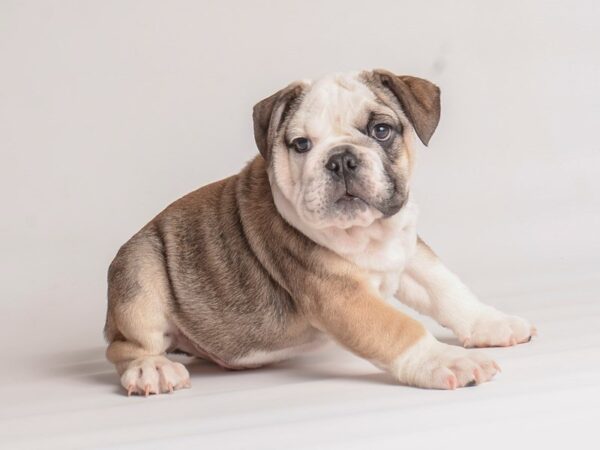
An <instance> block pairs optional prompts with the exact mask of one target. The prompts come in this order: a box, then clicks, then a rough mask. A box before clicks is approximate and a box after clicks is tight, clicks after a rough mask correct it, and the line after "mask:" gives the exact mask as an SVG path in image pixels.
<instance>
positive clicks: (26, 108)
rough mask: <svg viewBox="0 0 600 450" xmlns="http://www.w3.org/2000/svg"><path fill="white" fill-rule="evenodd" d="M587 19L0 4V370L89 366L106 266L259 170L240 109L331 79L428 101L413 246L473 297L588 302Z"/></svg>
mask: <svg viewBox="0 0 600 450" xmlns="http://www.w3.org/2000/svg"><path fill="white" fill-rule="evenodd" d="M599 5H600V3H599V2H597V1H594V0H590V1H578V2H566V1H560V2H559V1H522V0H519V1H495V2H482V1H461V2H449V1H418V2H415V1H412V2H405V1H396V0H379V1H377V2H365V1H348V0H337V1H307V0H304V1H279V2H278V1H241V0H239V1H223V0H220V1H170V2H159V1H117V0H113V1H48V2H45V1H40V2H33V1H6V0H2V1H1V2H0V152H1V160H0V204H1V211H2V213H1V219H0V234H1V236H2V239H1V240H0V269H1V270H0V274H1V276H2V282H1V284H0V286H1V298H0V317H1V319H0V321H1V327H0V337H1V338H2V341H3V342H5V343H6V342H8V343H9V345H6V344H5V345H4V348H5V350H7V351H8V356H7V357H6V358H9V359H10V358H13V359H14V361H20V362H19V363H17V364H16V365H15V368H14V371H15V372H16V373H17V374H19V373H24V371H25V370H26V369H24V368H23V367H26V366H27V364H23V363H24V362H25V361H29V362H30V361H31V359H32V355H37V354H40V355H41V354H48V353H49V354H52V352H53V351H54V352H60V351H62V350H64V349H67V348H68V349H71V348H81V349H85V348H91V347H94V348H99V347H100V346H102V345H103V344H102V336H101V330H102V326H103V323H104V314H105V289H106V283H105V274H106V269H107V267H108V264H109V263H110V261H111V259H112V257H113V256H114V254H115V252H116V251H117V249H118V247H119V246H120V245H121V244H122V243H124V242H125V241H126V240H127V239H128V238H129V237H130V236H131V235H132V234H133V233H134V232H136V231H137V230H138V229H139V228H141V226H142V225H144V224H145V223H146V222H147V221H148V220H150V219H151V218H152V217H153V216H154V215H155V214H156V213H158V212H159V211H160V210H161V209H162V208H164V207H165V206H166V205H167V204H168V203H170V202H171V201H173V200H175V199H176V198H178V197H179V196H181V195H183V194H185V193H187V192H189V191H191V190H193V189H195V188H197V187H199V186H201V185H203V184H206V183H208V182H210V181H214V180H217V179H219V178H222V177H225V176H228V175H230V174H232V173H235V172H237V171H238V170H239V169H240V168H241V167H242V166H243V164H244V163H245V162H246V161H248V160H249V159H250V158H252V157H253V156H254V155H255V154H256V149H255V146H254V141H253V136H252V123H251V108H252V106H253V104H254V103H255V102H257V101H258V100H260V99H262V98H263V97H266V96H267V95H270V94H271V93H273V92H274V91H275V90H277V89H279V88H280V87H282V86H283V85H285V84H287V83H288V82H290V81H292V80H295V79H299V78H314V77H318V76H320V75H322V74H325V73H328V72H332V71H346V70H354V69H364V68H387V69H389V70H392V71H395V72H397V73H403V74H413V75H417V76H422V77H425V78H428V79H430V80H432V81H434V82H435V83H437V84H438V85H439V86H440V87H441V89H442V119H441V123H440V126H439V129H438V131H437V133H436V134H435V135H434V137H433V139H432V141H431V143H430V146H429V148H420V149H419V162H418V168H417V176H416V180H415V186H414V193H415V196H416V198H417V200H418V203H419V204H420V208H421V219H420V232H421V235H422V236H423V237H424V238H425V240H427V241H429V242H430V244H432V246H433V247H434V249H435V250H436V251H437V252H438V253H439V254H440V255H441V257H442V258H443V259H444V260H445V261H446V262H447V263H448V264H449V265H450V266H451V267H452V268H453V269H454V270H455V271H457V272H458V273H459V274H460V275H461V276H462V277H463V278H464V279H465V280H466V281H467V282H468V283H469V284H470V285H471V286H472V287H473V289H474V290H475V291H476V292H477V293H479V294H480V295H481V296H482V297H484V298H493V297H494V296H501V295H509V294H513V293H520V292H531V291H532V290H538V291H539V292H549V291H552V290H553V289H555V288H557V287H560V286H563V287H564V286H566V285H570V284H577V283H580V282H589V281H590V280H593V279H594V277H595V279H596V280H597V279H598V278H597V277H598V269H599V268H600V256H599V254H600V235H599V233H598V230H599V229H600V144H599V143H598V138H597V134H598V126H599V125H600V121H599V118H600V81H599V80H600V48H599V47H600V46H599V43H600V31H599V30H600V26H599V23H600V6H599ZM565 301H568V298H565ZM7 347H8V348H7Z"/></svg>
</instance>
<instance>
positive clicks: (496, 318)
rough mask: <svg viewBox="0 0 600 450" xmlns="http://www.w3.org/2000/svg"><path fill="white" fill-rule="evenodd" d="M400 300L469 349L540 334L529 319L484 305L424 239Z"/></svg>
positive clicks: (403, 281) (511, 342)
mask: <svg viewBox="0 0 600 450" xmlns="http://www.w3.org/2000/svg"><path fill="white" fill-rule="evenodd" d="M396 297H397V298H398V299H399V300H400V301H401V302H403V303H405V304H406V305H408V306H410V307H412V308H414V309H416V310H417V311H419V312H420V313H423V314H427V315H428V316H431V317H433V318H434V319H435V320H436V321H437V322H438V323H440V324H441V325H443V326H445V327H448V328H450V329H451V330H452V331H453V332H454V334H455V335H456V336H457V337H458V338H459V340H460V341H461V343H462V344H463V345H464V346H465V347H492V346H510V345H515V344H518V343H522V342H528V341H530V340H531V337H532V336H535V334H536V329H535V327H533V326H531V325H530V324H529V322H527V321H526V320H525V319H522V318H520V317H517V316H510V315H508V314H505V313H503V312H501V311H498V310H497V309H495V308H493V307H491V306H488V305H485V304H483V303H481V302H480V301H479V300H478V299H477V298H476V297H475V295H473V293H472V292H471V291H470V290H469V289H468V288H467V287H466V286H465V285H464V284H463V283H462V282H461V281H460V279H459V278H458V277H457V276H456V275H455V274H454V273H452V272H451V271H450V270H448V269H447V268H446V266H444V265H443V264H442V262H441V261H440V260H439V258H438V257H437V256H436V255H435V253H433V251H432V250H431V249H430V248H429V247H428V246H427V244H425V243H424V242H423V241H422V240H421V239H420V238H419V240H418V243H417V249H416V252H415V255H414V256H413V257H412V259H411V260H410V261H409V262H408V265H407V267H406V269H405V271H404V272H403V274H402V276H401V279H400V288H399V290H398V292H397V294H396Z"/></svg>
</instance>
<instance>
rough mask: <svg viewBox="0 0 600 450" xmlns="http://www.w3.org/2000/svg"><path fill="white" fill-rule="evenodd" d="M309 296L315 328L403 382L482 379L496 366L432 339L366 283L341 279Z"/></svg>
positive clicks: (443, 384)
mask: <svg viewBox="0 0 600 450" xmlns="http://www.w3.org/2000/svg"><path fill="white" fill-rule="evenodd" d="M332 284H335V282H332ZM315 297H316V299H315V302H314V305H313V307H312V312H311V322H312V324H313V325H314V326H315V327H317V328H319V329H321V330H322V331H324V332H326V333H327V334H328V335H330V336H331V337H332V338H333V339H335V340H336V341H337V342H339V343H340V344H341V345H343V346H344V347H346V348H348V349H349V350H351V351H352V352H354V353H355V354H357V355H359V356H361V357H363V358H365V359H367V360H368V361H370V362H372V363H373V364H375V365H376V366H378V367H380V368H382V369H384V370H387V371H389V372H391V373H392V374H393V375H394V376H395V377H396V378H397V379H398V380H399V381H400V382H401V383H403V384H407V385H412V386H418V387H423V388H435V389H455V388H457V387H463V386H471V385H474V384H479V383H481V382H484V381H488V380H490V379H491V378H492V377H493V376H494V375H495V374H496V373H497V371H498V370H499V368H498V366H497V364H496V363H495V362H494V361H493V360H491V359H490V358H489V357H487V356H486V355H485V354H483V353H480V352H479V351H473V350H465V349H463V348H460V347H457V346H452V345H447V344H444V343H441V342H439V341H437V340H436V339H435V338H434V337H433V336H432V335H431V334H430V333H429V332H428V331H427V330H425V328H424V327H423V326H422V325H421V324H420V323H419V322H417V321H416V320H414V319H412V318H410V317H409V316H407V315H405V314H403V313H402V312H400V311H398V310H397V309H395V308H393V307H392V306H390V305H388V304H387V303H385V302H384V301H383V300H381V299H379V298H378V297H377V296H375V295H374V294H373V293H371V292H370V290H369V288H368V287H367V283H366V282H358V281H356V280H347V281H345V282H343V283H340V284H339V286H329V289H327V291H323V292H321V293H318V294H317V295H316V296H315Z"/></svg>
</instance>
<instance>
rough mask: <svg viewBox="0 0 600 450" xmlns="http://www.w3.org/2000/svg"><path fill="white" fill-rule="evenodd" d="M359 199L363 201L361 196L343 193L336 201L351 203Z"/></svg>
mask: <svg viewBox="0 0 600 450" xmlns="http://www.w3.org/2000/svg"><path fill="white" fill-rule="evenodd" d="M357 201H359V202H360V201H362V199H361V198H360V197H355V196H353V195H343V196H341V197H340V198H338V199H337V200H336V203H341V202H344V203H346V202H349V203H350V202H357Z"/></svg>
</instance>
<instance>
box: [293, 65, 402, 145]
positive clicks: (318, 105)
mask: <svg viewBox="0 0 600 450" xmlns="http://www.w3.org/2000/svg"><path fill="white" fill-rule="evenodd" d="M372 111H379V112H382V113H388V114H393V111H392V110H391V109H390V108H389V107H387V106H385V105H384V104H383V103H382V102H381V101H380V100H379V99H378V97H377V96H376V95H375V93H374V92H373V91H372V90H371V89H370V88H369V87H368V86H367V85H366V84H365V83H364V82H363V81H361V79H360V77H359V73H350V74H335V75H330V76H327V77H325V78H321V79H319V80H316V81H314V82H313V83H312V84H311V85H310V87H309V89H308V90H307V92H306V93H305V94H304V97H303V99H302V102H301V104H300V105H299V108H298V110H297V112H296V114H295V115H294V117H293V118H292V120H291V122H290V127H291V128H292V129H295V130H296V131H298V132H304V133H307V134H308V135H313V136H314V135H317V136H318V135H322V134H325V133H331V132H341V131H342V130H343V129H344V128H347V127H354V126H356V125H357V124H359V123H362V122H363V121H366V120H367V119H366V116H368V114H370V112H372Z"/></svg>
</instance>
